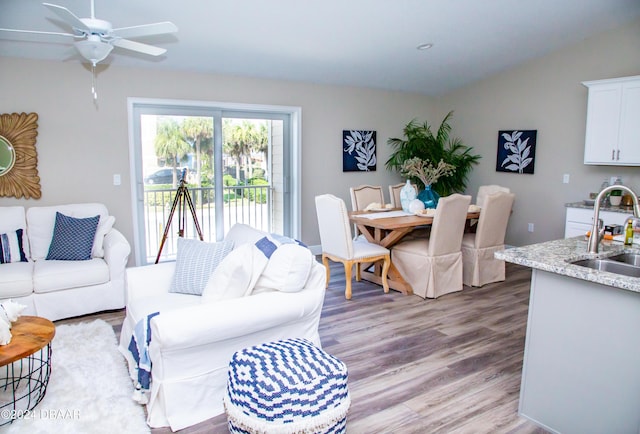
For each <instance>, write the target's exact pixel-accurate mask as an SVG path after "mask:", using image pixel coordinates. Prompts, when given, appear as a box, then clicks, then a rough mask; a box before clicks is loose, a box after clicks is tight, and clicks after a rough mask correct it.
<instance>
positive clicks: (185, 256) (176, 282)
mask: <svg viewBox="0 0 640 434" xmlns="http://www.w3.org/2000/svg"><path fill="white" fill-rule="evenodd" d="M232 249H233V242H231V241H220V242H218V243H207V242H204V241H200V240H192V239H185V238H182V237H180V238H178V254H177V256H176V270H175V272H174V274H173V281H172V282H171V288H169V292H175V293H179V294H192V295H202V291H203V290H204V287H205V286H206V285H207V282H208V280H209V277H211V273H213V270H215V269H216V268H217V267H218V265H219V264H220V262H222V260H223V259H224V258H225V256H227V255H228V254H229V252H231V250H232Z"/></svg>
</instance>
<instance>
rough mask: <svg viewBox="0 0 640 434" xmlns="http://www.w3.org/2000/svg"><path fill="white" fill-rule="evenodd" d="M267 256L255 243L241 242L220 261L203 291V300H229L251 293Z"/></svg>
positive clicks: (265, 263)
mask: <svg viewBox="0 0 640 434" xmlns="http://www.w3.org/2000/svg"><path fill="white" fill-rule="evenodd" d="M267 261H268V259H267V257H266V256H265V255H264V254H263V253H262V252H261V251H260V250H258V248H256V246H255V244H241V245H240V246H238V247H236V248H235V249H234V250H233V251H232V252H231V253H229V254H228V255H227V256H226V257H225V258H224V259H223V260H222V262H220V264H219V265H218V267H217V268H216V269H215V270H214V272H213V274H211V277H210V278H209V280H208V281H207V285H206V286H205V288H204V290H203V291H202V298H203V302H205V301H206V302H209V301H218V300H228V299H230V298H239V297H244V296H246V295H249V294H251V291H252V290H253V287H254V286H255V284H256V282H257V281H258V278H259V277H260V274H261V273H262V270H264V267H265V266H266V265H267Z"/></svg>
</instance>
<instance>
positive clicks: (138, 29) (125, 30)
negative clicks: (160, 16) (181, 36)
mask: <svg viewBox="0 0 640 434" xmlns="http://www.w3.org/2000/svg"><path fill="white" fill-rule="evenodd" d="M177 31H178V27H177V26H176V25H175V24H173V23H172V22H170V21H164V22H162V23H153V24H143V25H141V26H131V27H121V28H119V29H113V31H112V35H114V36H118V37H120V38H137V37H141V36H150V35H162V34H165V33H175V32H177Z"/></svg>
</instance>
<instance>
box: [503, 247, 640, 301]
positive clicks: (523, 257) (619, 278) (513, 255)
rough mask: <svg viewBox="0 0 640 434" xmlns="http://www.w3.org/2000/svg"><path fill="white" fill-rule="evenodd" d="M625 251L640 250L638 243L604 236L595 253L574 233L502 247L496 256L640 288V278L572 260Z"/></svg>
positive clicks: (553, 271) (518, 262)
mask: <svg viewBox="0 0 640 434" xmlns="http://www.w3.org/2000/svg"><path fill="white" fill-rule="evenodd" d="M623 252H632V253H638V254H640V249H638V248H637V247H636V246H634V247H629V246H625V245H623V244H622V243H620V242H615V241H609V240H603V241H602V242H601V243H600V249H599V253H598V254H597V255H594V254H592V253H588V252H587V240H586V239H585V237H573V238H565V239H561V240H554V241H547V242H544V243H539V244H532V245H529V246H523V247H514V248H511V249H507V250H502V251H499V252H496V253H495V257H496V258H497V259H502V260H504V261H507V262H512V263H514V264H519V265H524V266H526V267H531V268H535V269H538V270H543V271H549V272H551V273H556V274H560V275H563V276H569V277H575V278H576V279H582V280H588V281H590V282H595V283H600V284H602V285H608V286H613V287H616V288H621V289H627V290H629V291H633V292H640V278H637V277H627V276H623V275H620V274H614V273H609V272H606V271H598V270H593V269H591V268H587V267H582V266H580V265H573V264H570V263H569V262H573V261H577V260H580V259H589V258H606V257H609V256H614V255H617V254H619V253H623Z"/></svg>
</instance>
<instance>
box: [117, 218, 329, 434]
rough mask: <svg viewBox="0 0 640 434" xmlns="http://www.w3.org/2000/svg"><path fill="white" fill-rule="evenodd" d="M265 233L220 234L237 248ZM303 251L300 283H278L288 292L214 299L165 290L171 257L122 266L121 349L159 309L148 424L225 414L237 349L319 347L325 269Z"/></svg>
mask: <svg viewBox="0 0 640 434" xmlns="http://www.w3.org/2000/svg"><path fill="white" fill-rule="evenodd" d="M265 235H266V234H265V233H263V232H259V231H257V230H255V229H251V228H249V227H248V226H246V225H235V226H234V227H233V228H231V230H230V232H229V234H228V235H227V237H226V239H225V241H233V248H234V250H235V249H238V248H239V246H241V245H243V244H245V243H252V244H253V243H255V241H256V240H257V239H260V238H261V237H263V236H265ZM179 249H180V247H179ZM305 254H306V252H305ZM308 254H309V258H310V259H309V265H308V271H307V273H308V274H307V275H306V276H305V278H304V279H298V278H295V279H293V278H292V279H290V281H291V280H293V281H296V282H302V281H304V284H301V285H300V286H299V287H297V288H292V287H289V288H286V287H287V284H284V285H279V286H280V287H281V289H284V290H285V291H287V292H284V291H283V290H276V289H275V288H274V289H272V290H264V288H263V289H262V290H259V291H258V292H257V293H251V295H245V296H239V297H236V298H230V299H225V300H214V301H211V300H207V299H206V298H205V297H204V296H198V295H187V294H178V293H172V292H169V291H170V287H171V282H172V279H173V276H174V269H175V268H176V262H165V263H160V264H157V265H149V266H143V267H134V268H128V269H127V314H126V318H125V320H124V323H123V325H122V332H121V335H120V351H121V352H122V353H123V354H125V356H127V354H128V353H129V350H128V346H129V343H130V341H131V335H132V332H133V330H134V329H135V326H136V324H137V323H138V322H139V321H141V320H143V321H144V320H146V317H147V315H149V314H152V313H154V312H160V313H159V314H158V315H157V316H154V317H153V318H152V319H151V320H150V321H149V327H150V330H151V342H150V344H149V346H148V354H149V358H150V360H151V363H152V367H151V376H152V381H151V387H150V393H149V402H148V403H147V415H148V417H147V423H148V424H149V426H151V427H154V428H157V427H163V426H170V427H171V429H172V430H174V431H175V430H178V429H182V428H185V427H188V426H191V425H194V424H197V423H199V422H201V421H204V420H206V419H209V418H212V417H214V416H217V415H219V414H222V413H224V408H223V402H222V398H223V395H224V391H225V388H226V383H227V370H228V365H229V361H230V360H231V357H232V355H233V354H234V353H235V352H236V351H238V350H240V349H243V348H246V347H249V346H253V345H257V344H261V343H264V342H270V341H274V340H279V339H287V338H305V339H308V340H309V341H311V342H313V343H314V344H315V345H317V346H320V337H319V334H318V324H319V322H320V314H321V312H322V305H323V302H324V294H325V287H326V278H325V270H324V267H323V266H322V265H321V264H320V263H318V262H317V261H316V259H315V257H314V256H313V255H312V254H311V252H308ZM229 255H231V253H230V254H229ZM178 256H180V250H178ZM246 260H247V261H250V258H248V257H247V258H246ZM270 261H271V260H270ZM219 268H222V265H221V266H220V267H219ZM217 271H219V270H217V269H216V271H214V273H213V274H212V275H213V276H216V272H217ZM289 271H291V270H289ZM284 275H286V273H285V272H282V273H280V276H284ZM262 276H264V273H263V274H262ZM212 279H214V278H212ZM267 285H268V284H267ZM271 285H272V286H274V284H271ZM258 287H259V285H257V286H256V288H258ZM285 288H286V289H285ZM205 291H206V289H205ZM129 356H130V353H129ZM128 361H129V368H130V373H131V376H132V378H134V379H135V378H136V367H135V366H133V365H132V361H131V360H130V358H129V357H128Z"/></svg>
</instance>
